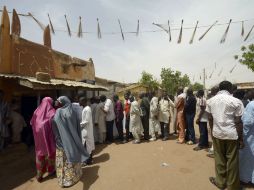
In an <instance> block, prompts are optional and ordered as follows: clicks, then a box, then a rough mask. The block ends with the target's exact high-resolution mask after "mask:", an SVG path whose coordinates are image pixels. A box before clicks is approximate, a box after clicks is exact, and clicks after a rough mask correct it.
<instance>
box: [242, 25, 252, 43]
mask: <svg viewBox="0 0 254 190" xmlns="http://www.w3.org/2000/svg"><path fill="white" fill-rule="evenodd" d="M253 28H254V25H253V26H252V27H251V29H250V31H249V33H248V34H247V36H246V37H245V39H244V41H246V40H247V39H248V38H249V36H250V34H251V32H252V30H253Z"/></svg>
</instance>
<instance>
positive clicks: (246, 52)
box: [234, 44, 254, 71]
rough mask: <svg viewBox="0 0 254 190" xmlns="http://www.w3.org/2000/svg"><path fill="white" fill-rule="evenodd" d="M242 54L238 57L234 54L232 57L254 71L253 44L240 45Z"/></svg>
mask: <svg viewBox="0 0 254 190" xmlns="http://www.w3.org/2000/svg"><path fill="white" fill-rule="evenodd" d="M241 51H242V55H241V56H240V57H239V56H238V55H235V56H234V58H235V59H236V60H238V61H239V62H240V63H241V64H243V65H246V66H247V67H248V68H249V69H250V70H252V71H254V44H251V45H249V46H248V47H245V46H242V48H241Z"/></svg>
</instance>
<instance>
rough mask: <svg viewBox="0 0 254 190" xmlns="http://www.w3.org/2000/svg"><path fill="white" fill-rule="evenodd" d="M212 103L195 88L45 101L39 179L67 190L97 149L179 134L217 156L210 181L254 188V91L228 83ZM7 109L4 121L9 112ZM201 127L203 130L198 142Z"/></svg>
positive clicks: (39, 127)
mask: <svg viewBox="0 0 254 190" xmlns="http://www.w3.org/2000/svg"><path fill="white" fill-rule="evenodd" d="M0 97H1V96H0ZM205 97H206V96H205V92H204V91H203V90H202V89H201V90H199V91H197V93H196V94H195V95H194V93H193V91H192V89H190V88H184V89H183V88H179V89H178V91H177V95H176V96H175V97H174V96H171V95H168V94H167V93H166V92H165V91H164V92H163V93H162V94H161V95H156V93H155V92H152V93H149V94H147V93H141V94H139V95H134V94H131V92H129V91H128V92H126V93H125V95H124V101H123V102H122V101H121V100H120V99H119V97H118V96H117V95H114V96H113V97H106V96H105V95H101V96H100V97H93V98H91V99H87V98H86V97H85V96H83V95H79V96H78V101H76V102H71V101H70V99H69V98H68V97H66V96H61V97H59V98H58V99H57V100H56V101H54V100H53V99H52V98H50V97H45V98H43V100H42V101H41V104H40V105H39V107H38V108H37V109H36V110H35V112H34V114H33V117H32V119H31V122H30V124H31V126H32V129H33V135H34V141H35V153H36V168H37V180H38V181H39V182H41V181H42V180H43V176H44V174H45V173H46V172H47V173H48V174H49V175H55V174H56V176H57V179H58V183H59V185H60V186H61V187H69V186H72V185H74V184H75V183H77V182H78V181H79V180H80V178H81V176H82V167H85V165H90V164H92V163H93V151H94V150H95V148H96V146H95V145H96V144H102V143H106V144H110V143H113V142H117V143H127V142H128V141H132V143H133V144H139V143H142V141H150V142H152V141H156V140H157V139H161V140H162V141H167V140H170V135H175V136H177V141H176V143H178V144H187V145H193V144H196V146H195V147H194V148H193V150H194V151H199V150H203V149H207V150H208V151H209V154H208V156H209V157H213V158H214V160H215V173H216V177H210V178H209V180H210V182H211V183H212V184H214V185H215V186H217V187H218V188H219V189H226V188H227V189H230V190H239V189H240V181H241V182H243V183H254V164H253V163H254V91H253V90H251V91H248V92H246V93H240V92H239V91H237V89H236V88H235V87H234V85H232V84H231V83H230V82H228V81H223V82H221V83H220V84H219V86H217V87H214V88H212V89H211V93H209V94H208V95H207V99H206V98H205ZM1 100H2V99H1ZM0 103H1V104H0V109H1V115H0V116H1V118H0V119H1V120H2V121H4V118H6V115H4V113H6V111H5V110H6V106H5V104H4V103H3V101H0ZM195 118H196V120H195ZM194 123H196V124H197V125H198V126H199V134H200V137H199V140H198V142H197V140H196V134H195V128H194ZM170 124H171V126H172V128H173V131H172V133H170ZM208 125H209V126H210V128H211V137H212V147H211V148H210V149H208V148H209V141H208V139H209V130H208ZM114 126H115V128H116V129H117V137H116V138H115V135H114ZM3 128H4V127H2V125H1V135H2V134H4V133H3ZM1 139H3V138H1ZM172 139H173V138H172Z"/></svg>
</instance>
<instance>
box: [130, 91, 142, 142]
mask: <svg viewBox="0 0 254 190" xmlns="http://www.w3.org/2000/svg"><path fill="white" fill-rule="evenodd" d="M130 101H131V109H130V132H131V133H132V135H133V137H134V141H133V144H138V143H140V142H141V141H140V136H141V134H142V133H143V132H144V129H143V126H142V122H141V118H140V115H141V113H140V106H139V104H138V102H137V100H135V98H134V96H132V95H131V96H130Z"/></svg>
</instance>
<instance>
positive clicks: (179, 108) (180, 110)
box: [175, 88, 187, 144]
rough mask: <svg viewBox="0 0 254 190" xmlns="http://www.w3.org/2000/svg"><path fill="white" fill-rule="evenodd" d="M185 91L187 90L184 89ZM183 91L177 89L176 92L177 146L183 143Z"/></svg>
mask: <svg viewBox="0 0 254 190" xmlns="http://www.w3.org/2000/svg"><path fill="white" fill-rule="evenodd" d="M185 91H187V89H186V88H185ZM185 91H183V89H182V88H179V89H178V92H177V95H178V96H177V102H176V105H175V106H176V109H177V124H176V125H177V128H178V140H177V143H178V144H183V143H184V142H185V129H186V124H185V117H184V106H185V99H186V92H185Z"/></svg>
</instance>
